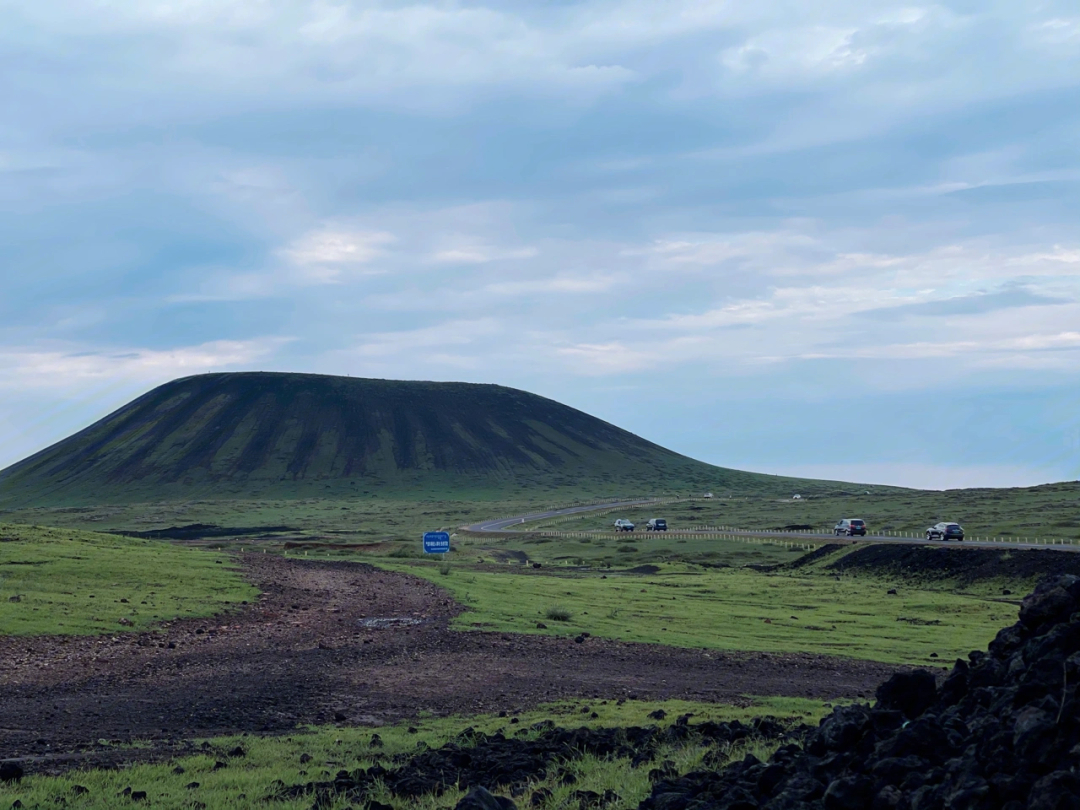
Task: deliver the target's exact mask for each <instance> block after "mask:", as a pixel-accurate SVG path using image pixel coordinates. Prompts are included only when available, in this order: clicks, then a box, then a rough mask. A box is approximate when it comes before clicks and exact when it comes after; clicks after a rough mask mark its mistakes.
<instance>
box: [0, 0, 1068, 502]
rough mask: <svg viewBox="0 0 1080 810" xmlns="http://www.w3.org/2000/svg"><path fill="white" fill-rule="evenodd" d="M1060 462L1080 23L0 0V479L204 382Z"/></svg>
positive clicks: (1000, 5)
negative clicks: (134, 410) (382, 390)
mask: <svg viewBox="0 0 1080 810" xmlns="http://www.w3.org/2000/svg"><path fill="white" fill-rule="evenodd" d="M256 369H257V370H280V371H306V372H318V373H327V374H349V375H352V376H364V377H384V378H394V379H431V380H464V381H471V382H492V383H500V384H504V385H509V386H513V387H517V388H522V389H526V390H528V391H532V392H535V393H538V394H542V395H544V396H547V397H551V398H553V399H556V400H559V401H561V402H565V403H566V404H569V405H572V406H574V407H578V408H581V409H583V410H585V411H588V412H590V413H592V414H595V415H597V416H599V417H601V418H604V419H607V420H609V421H612V422H614V423H616V424H618V425H620V426H622V427H625V428H627V429H629V430H632V431H634V432H635V433H638V434H639V435H642V436H644V437H646V438H648V439H650V440H652V441H655V442H657V443H659V444H663V445H665V446H668V447H670V448H672V449H674V450H677V451H679V452H682V453H685V454H687V455H690V456H693V457H695V458H699V459H701V460H704V461H708V462H711V463H715V464H719V465H723V466H728V467H736V468H741V469H749V470H758V471H765V472H774V473H787V474H793V475H806V476H815V477H828V478H835V479H842V480H855V481H863V482H870V483H890V484H901V485H907V486H916V487H925V488H935V489H940V488H952V487H962V486H1017V485H1029V484H1038V483H1043V482H1048V481H1057V480H1074V479H1077V478H1080V407H1078V406H1080V373H1078V372H1080V11H1078V9H1077V6H1076V4H1075V2H1074V0H1073V1H1071V2H1064V1H1061V2H1055V0H1050V1H1049V2H1039V1H1038V0H1033V1H1032V2H1020V0H1010V1H1009V2H1001V1H1000V0H999V1H997V2H995V0H978V2H976V1H975V0H956V1H955V2H943V3H936V4H927V5H920V4H897V3H889V2H877V0H858V1H857V2H856V0H822V1H821V2H816V3H804V2H794V1H793V0H787V1H786V2H780V1H779V0H758V1H757V2H752V3H751V2H734V0H724V1H723V2H721V1H718V0H665V2H663V3H660V2H655V0H654V2H641V1H640V0H581V1H579V2H575V1H574V0H547V1H546V2H530V1H529V0H518V2H507V1H506V0H486V2H416V3H404V2H349V1H348V0H345V1H343V2H310V1H309V2H295V1H294V0H151V1H150V2H148V1H147V0H138V1H137V2H136V0H114V2H100V1H99V2H86V3H77V4H73V3H70V2H57V0H38V2H35V3H32V4H31V3H3V2H0V467H3V466H6V465H7V464H10V463H13V462H15V461H17V460H18V459H20V458H22V457H24V456H26V455H28V454H30V453H32V452H35V451H36V450H38V449H41V448H42V447H44V446H46V445H48V444H50V443H52V442H55V441H57V440H59V439H61V438H63V437H65V436H67V435H69V434H70V433H72V432H73V431H75V430H77V429H79V428H81V427H83V426H85V425H87V424H89V423H91V422H92V421H94V420H96V419H98V418H100V417H102V416H104V415H105V414H107V413H109V412H110V411H112V410H114V409H115V408H117V407H119V406H121V405H123V404H124V403H125V402H126V401H128V400H129V399H130V398H132V397H134V396H135V395H137V394H139V393H142V392H144V391H146V390H149V389H150V388H152V387H153V386H155V385H158V384H160V383H162V382H165V381H167V380H170V379H173V378H176V377H180V376H187V375H190V374H197V373H202V372H207V371H222V370H256Z"/></svg>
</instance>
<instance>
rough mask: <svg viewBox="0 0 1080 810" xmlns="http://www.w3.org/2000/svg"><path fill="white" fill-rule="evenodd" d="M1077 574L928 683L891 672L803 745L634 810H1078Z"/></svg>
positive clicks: (660, 792) (1058, 580)
mask: <svg viewBox="0 0 1080 810" xmlns="http://www.w3.org/2000/svg"><path fill="white" fill-rule="evenodd" d="M1078 686H1080V579H1078V578H1077V577H1074V576H1060V577H1054V578H1049V579H1047V580H1045V581H1044V582H1043V583H1041V584H1040V585H1039V587H1038V588H1036V590H1035V592H1034V593H1032V594H1031V595H1030V596H1028V597H1027V598H1026V599H1025V600H1024V602H1023V605H1022V608H1021V610H1020V621H1019V622H1017V623H1016V624H1015V625H1013V626H1012V627H1007V628H1005V629H1003V630H1002V631H1001V632H999V633H998V635H997V637H996V638H995V639H994V640H993V641H992V642H991V643H990V645H989V649H988V651H987V652H986V653H982V652H973V653H972V654H971V655H970V656H969V660H968V661H964V660H959V661H957V662H956V666H955V667H954V668H953V670H952V672H951V673H950V674H949V676H948V677H947V678H946V679H945V681H944V683H943V684H942V685H941V687H940V688H935V679H934V677H933V675H932V674H931V673H929V672H912V673H902V674H898V675H896V676H894V677H893V678H892V679H890V680H889V681H887V682H886V683H885V684H882V686H881V687H880V688H879V689H878V693H877V697H878V702H877V704H876V705H875V706H872V707H871V706H862V705H853V706H842V707H839V708H837V709H835V710H834V711H833V712H832V714H830V715H829V716H828V717H826V718H824V719H823V720H822V721H821V724H820V726H819V727H818V728H817V729H816V730H814V731H813V732H812V733H811V734H809V735H808V736H807V738H806V740H805V744H804V747H803V748H802V749H800V748H799V747H798V746H795V745H785V746H783V747H781V748H780V749H779V750H778V751H777V752H776V753H775V754H774V755H773V757H772V758H771V759H770V760H769V762H767V763H765V762H759V761H758V760H756V759H755V758H753V757H747V758H746V759H745V760H743V761H742V762H739V763H736V764H735V765H732V766H730V767H728V768H726V769H724V770H720V771H708V770H706V771H698V772H694V773H690V774H686V775H684V776H682V777H681V778H678V779H674V780H668V781H662V782H659V783H658V784H656V785H654V787H653V791H652V793H651V795H650V796H649V797H648V798H647V799H646V800H645V801H643V802H642V803H641V804H640V806H639V810H683V809H684V808H694V810H711V808H716V810H721V809H724V810H727V809H729V808H733V807H739V808H743V809H744V810H755V808H762V809H763V810H789V808H790V809H791V810H796V808H797V809H798V810H817V808H825V810H849V809H850V810H858V809H859V808H869V810H939V808H940V810H994V809H996V808H1008V810H1022V808H1028V809H1029V810H1031V809H1033V808H1038V809H1039V810H1066V809H1068V810H1080V694H1078Z"/></svg>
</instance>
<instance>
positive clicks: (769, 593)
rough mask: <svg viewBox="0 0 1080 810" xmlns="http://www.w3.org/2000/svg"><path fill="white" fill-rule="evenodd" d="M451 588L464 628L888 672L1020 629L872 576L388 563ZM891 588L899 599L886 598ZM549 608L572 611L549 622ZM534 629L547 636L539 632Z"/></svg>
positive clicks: (978, 599)
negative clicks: (817, 657)
mask: <svg viewBox="0 0 1080 810" xmlns="http://www.w3.org/2000/svg"><path fill="white" fill-rule="evenodd" d="M385 565H386V566H387V567H390V568H393V569H397V570H409V571H410V572H412V573H416V574H419V575H421V576H425V577H427V578H429V579H431V580H432V581H435V582H438V584H440V585H442V586H443V587H446V588H448V589H450V590H451V591H452V592H453V593H454V595H455V597H456V598H457V599H458V600H459V601H461V602H462V603H463V604H465V605H466V606H467V607H468V608H469V610H468V612H467V613H464V614H462V615H461V616H459V617H458V619H457V621H456V626H457V627H459V628H460V629H471V628H482V629H485V630H498V631H504V632H517V633H546V634H557V635H577V634H578V633H581V632H587V633H590V634H592V635H595V636H603V637H608V638H615V639H620V640H623V641H637V642H646V643H653V644H666V645H669V646H676V647H691V648H700V649H703V650H724V651H740V650H741V651H758V652H771V653H800V652H807V653H820V654H826V655H837V656H844V657H849V658H859V659H863V660H869V661H881V662H884V663H890V664H923V665H927V664H935V663H937V664H939V665H944V664H948V663H950V662H951V661H952V660H954V659H955V658H957V657H961V656H964V655H966V654H967V653H968V652H969V651H970V650H976V649H984V648H985V647H986V644H987V642H989V641H990V640H991V639H992V638H993V637H994V635H995V634H996V633H997V631H998V630H999V629H1000V628H1001V627H1003V626H1005V625H1006V624H1009V623H1011V622H1013V621H1015V620H1016V606H1015V605H1014V604H1009V603H1007V602H1003V601H1000V600H996V599H991V598H988V597H985V596H972V595H966V594H959V593H952V592H949V591H948V590H938V589H934V590H932V589H917V588H911V587H907V586H905V584H904V583H902V582H900V583H889V582H887V581H882V580H879V579H877V578H874V577H853V576H845V577H833V576H825V575H822V574H811V575H807V576H799V575H793V574H776V573H773V574H766V573H760V572H756V571H746V570H721V571H715V570H709V571H701V570H700V569H696V570H695V569H694V568H693V567H692V566H685V565H673V566H667V567H665V568H664V569H663V570H662V571H661V572H660V573H657V574H653V575H648V576H635V575H619V574H611V575H606V574H601V573H582V572H578V573H570V572H566V573H559V574H555V573H546V574H538V573H532V572H529V573H526V572H519V573H516V574H511V573H499V572H492V571H480V570H469V568H468V567H463V568H462V569H460V570H455V569H454V568H453V567H451V568H450V573H449V574H448V575H444V574H441V573H440V572H439V568H438V567H436V566H434V565H426V566H424V565H417V564H413V565H403V564H401V563H385ZM893 585H895V586H897V587H896V590H897V594H896V595H889V594H888V593H887V591H888V590H889V589H890V588H891V587H892V586H893ZM553 609H558V610H560V611H563V612H566V613H568V614H569V619H568V620H564V621H559V620H553V619H551V618H548V616H549V613H550V612H551V611H552V610H553ZM538 624H543V625H546V627H538Z"/></svg>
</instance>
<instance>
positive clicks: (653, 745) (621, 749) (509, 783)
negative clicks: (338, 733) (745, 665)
mask: <svg viewBox="0 0 1080 810" xmlns="http://www.w3.org/2000/svg"><path fill="white" fill-rule="evenodd" d="M681 720H682V722H681V723H676V724H675V725H672V726H668V727H667V728H658V727H656V726H648V727H637V726H634V727H630V728H598V729H591V728H584V727H583V728H577V729H572V730H571V729H565V728H551V729H548V730H545V731H544V732H543V733H541V734H540V735H539V736H538V737H537V738H536V739H534V740H523V739H520V738H513V737H511V738H507V737H505V736H503V734H502V733H495V734H493V735H490V736H489V735H485V734H475V733H473V732H472V730H471V729H467V730H466V731H463V732H462V733H461V734H460V735H459V736H458V738H457V740H455V741H453V742H450V743H447V744H446V745H444V746H442V747H440V748H437V749H434V750H431V751H423V752H421V753H418V754H416V755H414V756H411V757H407V758H406V759H405V761H404V762H403V763H402V764H401V765H400V766H399V767H396V768H390V769H387V768H385V767H384V766H382V765H381V764H378V765H374V766H372V767H370V768H368V769H366V770H364V769H357V770H354V771H351V772H350V771H340V772H339V773H338V774H337V776H336V777H335V778H334V780H333V781H324V782H307V783H304V784H297V785H289V786H284V787H280V788H278V789H277V790H276V791H275V792H274V794H273V796H272V797H271V798H272V799H276V800H279V801H280V800H287V799H298V798H303V797H314V799H315V805H316V806H318V807H322V806H326V807H329V806H330V805H332V804H334V803H336V802H337V801H339V800H341V799H345V800H348V801H354V802H363V801H365V800H366V799H367V797H368V795H369V794H370V793H371V792H373V791H374V790H377V789H378V785H379V783H381V784H382V785H385V786H386V787H387V788H389V789H390V791H391V792H392V793H394V794H395V795H396V796H398V797H399V798H401V799H416V798H418V797H420V796H424V795H431V794H434V795H441V794H442V793H443V792H445V791H446V790H447V789H448V788H463V789H468V788H470V787H473V786H478V785H479V786H484V787H487V788H490V789H503V788H511V789H512V788H514V787H518V786H522V787H523V786H525V785H527V784H528V783H529V782H532V781H535V780H539V779H546V778H547V777H548V776H549V775H552V774H553V773H554V772H555V771H556V770H558V769H562V768H564V767H565V765H566V764H567V763H569V762H572V761H573V760H575V759H580V758H581V757H583V756H586V755H592V756H596V757H601V758H605V759H607V758H611V759H614V758H627V759H632V760H633V762H634V764H635V766H636V767H640V766H643V765H645V764H646V763H649V762H651V761H652V760H653V758H654V755H655V753H656V751H657V750H658V749H659V748H660V747H661V746H663V745H671V744H675V745H686V744H690V743H694V744H706V745H712V746H714V747H715V748H716V749H718V750H717V752H716V753H717V754H719V753H720V750H722V749H723V747H725V746H729V745H731V744H733V743H736V742H740V741H743V740H755V739H756V740H783V739H787V740H796V739H801V737H802V736H803V735H805V734H806V733H808V732H809V731H810V730H811V729H810V728H809V727H807V726H800V727H799V728H797V729H793V730H789V728H788V727H787V726H785V725H783V724H781V723H779V722H777V721H776V720H775V719H772V718H758V719H756V720H755V721H754V722H753V724H752V725H744V724H743V723H740V722H738V721H736V722H733V723H712V722H710V723H701V724H698V725H689V724H688V723H687V722H686V718H681ZM519 734H522V735H525V734H528V732H527V731H526V732H519ZM657 773H658V774H660V773H664V771H663V769H660V770H658V771H657Z"/></svg>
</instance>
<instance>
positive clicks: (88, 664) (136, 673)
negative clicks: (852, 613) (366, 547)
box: [0, 555, 893, 770]
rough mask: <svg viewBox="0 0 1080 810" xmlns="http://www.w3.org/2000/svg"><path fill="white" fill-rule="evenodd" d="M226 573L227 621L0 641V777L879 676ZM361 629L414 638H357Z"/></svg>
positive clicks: (386, 578)
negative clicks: (473, 617)
mask: <svg viewBox="0 0 1080 810" xmlns="http://www.w3.org/2000/svg"><path fill="white" fill-rule="evenodd" d="M242 564H243V566H244V570H245V572H246V574H247V576H249V577H250V579H251V580H252V582H253V583H254V584H255V585H256V586H257V587H258V588H259V589H260V590H261V591H262V596H261V597H260V599H259V601H258V603H257V604H254V605H249V606H247V607H244V608H241V609H240V610H238V611H237V612H235V613H232V614H229V615H222V616H218V617H216V618H214V619H210V620H207V619H197V620H184V621H177V622H173V623H168V624H165V625H162V626H161V627H160V628H159V629H158V630H157V631H155V632H149V633H129V634H117V635H115V636H81V637H70V636H69V637H37V638H25V637H24V638H19V637H7V638H0V660H2V661H4V662H5V666H4V668H3V670H2V672H0V688H2V689H3V692H4V695H5V699H4V700H3V701H0V729H2V730H3V732H4V733H3V735H2V736H0V759H4V758H11V757H21V758H24V759H27V760H28V761H33V762H37V763H39V765H38V767H37V768H36V770H55V769H56V768H60V769H62V768H64V767H74V766H76V765H86V764H90V763H93V762H99V761H113V762H115V761H116V755H115V754H112V755H109V756H101V754H102V751H103V749H105V748H107V747H108V746H107V745H105V744H103V742H108V741H111V743H112V744H113V745H115V744H116V743H126V742H130V741H134V740H145V741H150V746H149V748H150V749H153V748H154V747H160V748H161V750H162V752H165V751H166V750H168V749H170V748H171V747H172V746H173V745H175V743H176V741H178V740H183V739H186V738H190V737H204V736H211V735H217V734H227V733H238V732H243V731H251V732H275V731H285V730H288V729H293V728H295V727H296V726H297V724H303V723H326V722H335V721H336V722H342V723H349V724H356V725H367V724H371V725H376V724H379V723H382V722H389V721H394V720H399V719H404V718H409V717H415V716H417V715H418V714H419V713H420V712H422V711H427V712H433V713H436V714H439V715H446V714H456V713H463V714H464V713H474V712H480V711H499V710H504V709H505V710H513V711H520V710H523V709H527V708H530V707H533V706H536V705H537V704H540V703H545V702H548V701H554V700H561V699H573V698H590V699H597V698H616V699H617V698H625V697H627V696H631V695H633V696H638V697H640V698H642V699H664V698H685V699H691V700H698V701H716V702H740V701H744V700H745V698H744V696H745V695H747V694H754V695H785V696H793V697H811V698H818V699H837V698H854V697H860V696H862V697H866V696H869V695H870V694H872V692H873V690H874V688H875V686H876V685H877V684H878V683H880V682H881V681H882V680H883V679H884V678H886V677H888V675H889V674H890V673H891V672H892V671H893V668H891V667H888V666H885V665H881V664H876V663H871V662H861V661H850V660H843V659H836V658H830V657H826V656H812V655H766V654H720V653H717V652H716V651H710V656H711V657H705V655H704V654H703V652H702V651H697V650H690V649H675V648H669V647H662V646H659V645H648V644H626V643H620V642H616V641H610V640H607V639H599V638H590V639H588V640H587V642H586V643H583V644H577V643H574V641H573V639H571V638H558V637H546V636H522V635H512V634H502V633H487V632H457V631H452V630H450V629H448V622H449V619H450V618H452V617H453V616H455V615H456V614H457V613H459V612H460V611H461V610H462V609H463V608H462V607H461V606H460V605H458V604H457V603H456V602H454V601H453V600H452V599H451V598H450V595H449V594H448V593H447V592H446V591H444V590H442V589H441V588H439V587H437V586H435V585H433V584H431V583H429V582H427V581H424V580H422V579H419V578H417V577H413V576H409V575H405V574H396V573H389V572H386V571H382V570H380V569H377V568H374V567H372V566H369V565H364V564H359V563H347V562H307V561H298V560H286V559H283V558H279V557H275V556H271V555H266V556H265V557H263V555H259V556H258V558H256V557H255V556H254V555H247V556H246V558H245V559H244V561H243V563H242ZM372 618H400V619H410V620H412V619H415V620H419V621H418V623H416V624H412V623H407V622H392V623H389V624H388V625H385V626H382V627H379V626H376V627H371V626H364V625H365V621H364V620H369V619H372ZM366 624H368V625H370V624H371V622H366ZM376 624H378V623H376ZM99 741H102V742H99ZM144 756H145V755H144ZM50 762H54V763H56V765H55V767H50V766H49V763H50Z"/></svg>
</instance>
